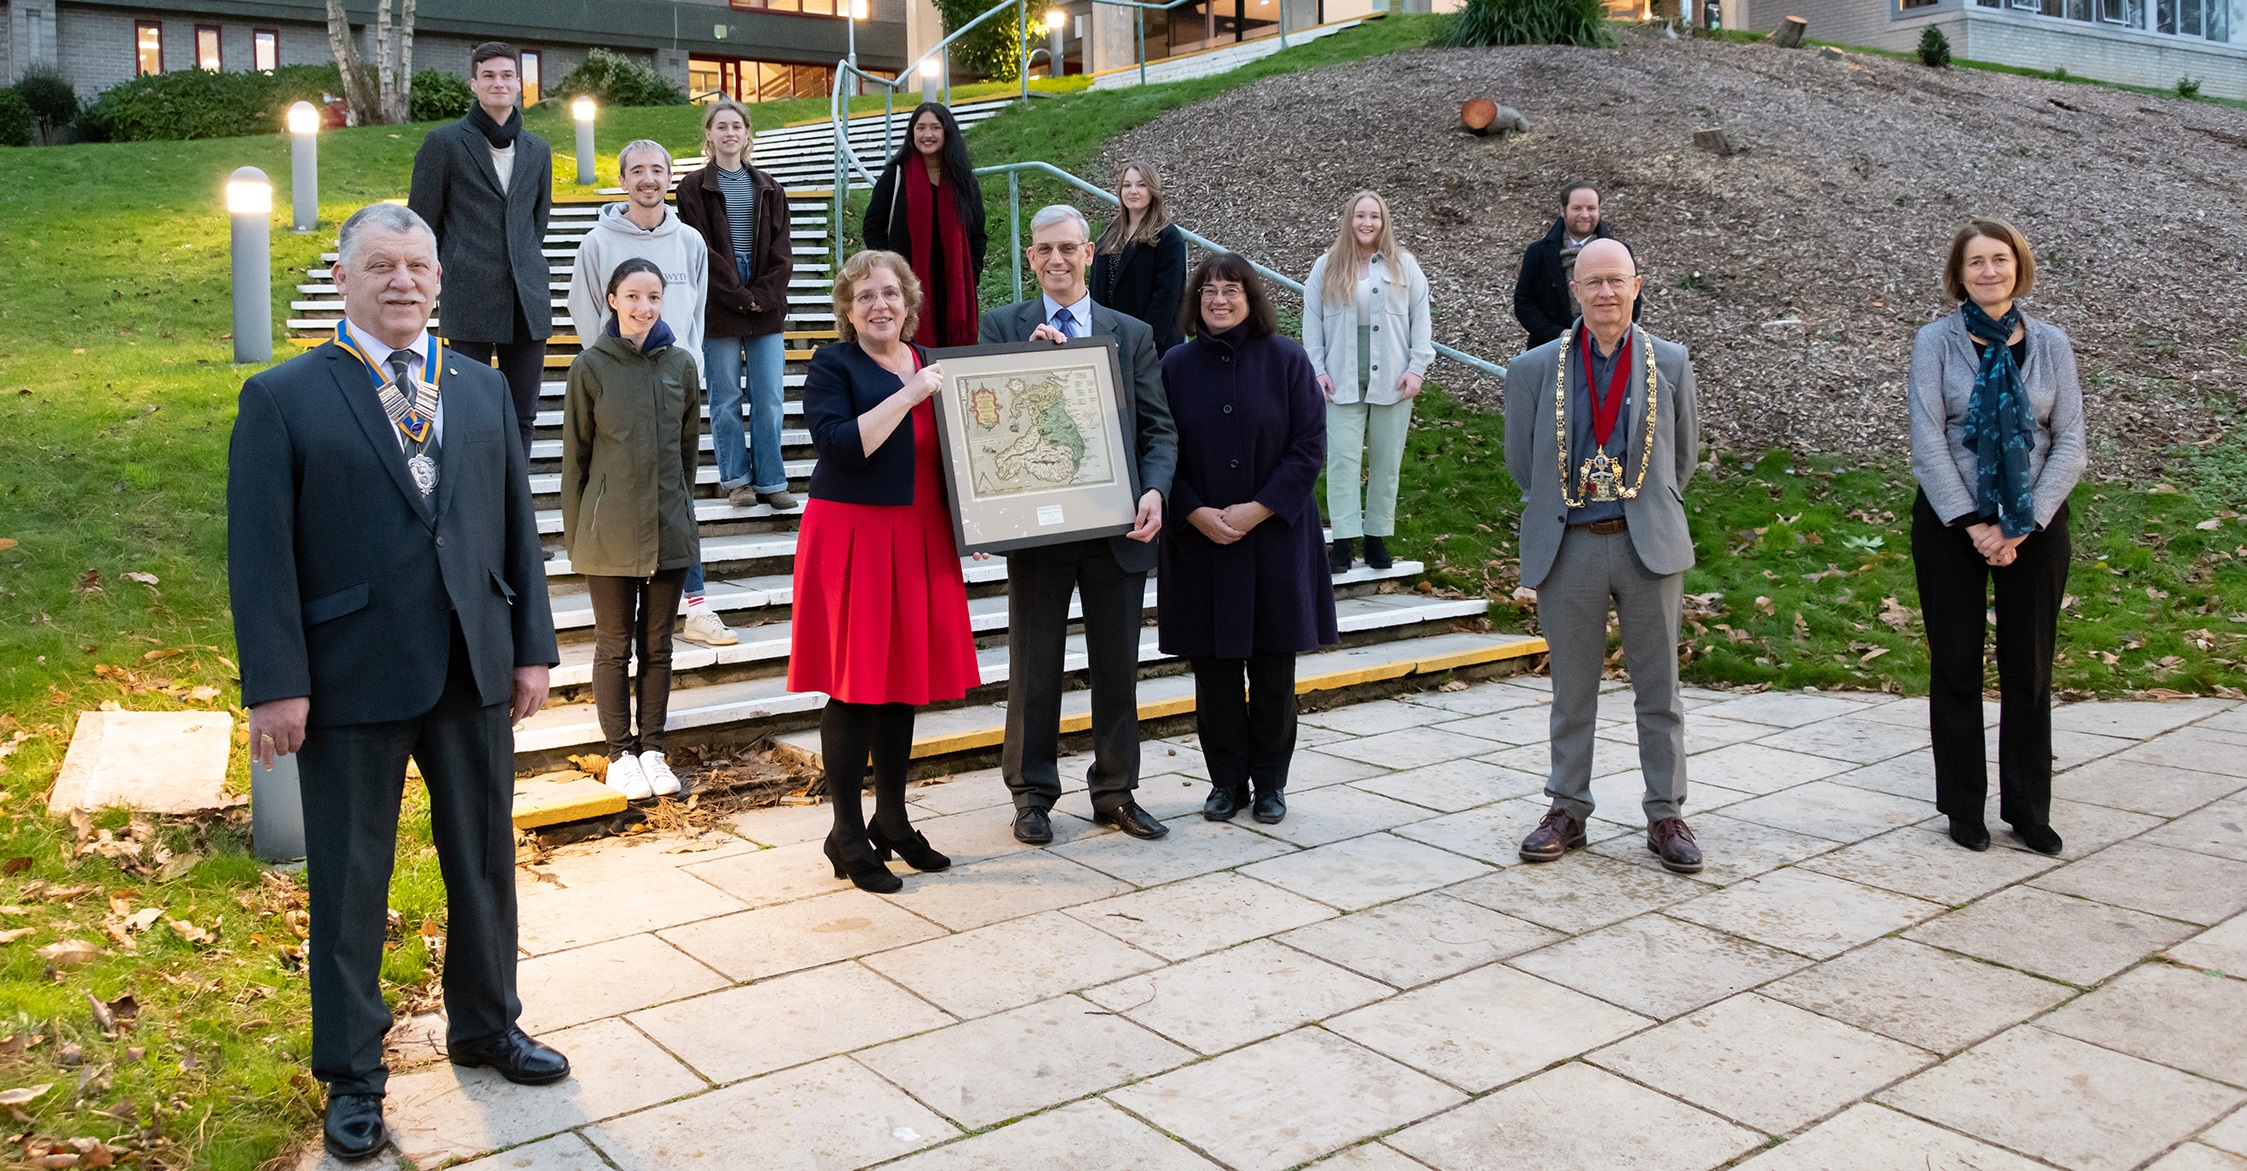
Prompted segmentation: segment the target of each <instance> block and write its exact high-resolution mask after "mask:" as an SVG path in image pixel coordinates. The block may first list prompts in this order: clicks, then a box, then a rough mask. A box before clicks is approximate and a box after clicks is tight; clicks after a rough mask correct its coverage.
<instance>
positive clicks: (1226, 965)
mask: <svg viewBox="0 0 2247 1171" xmlns="http://www.w3.org/2000/svg"><path fill="white" fill-rule="evenodd" d="M1391 991H1392V990H1391V989H1390V988H1389V987H1388V986H1387V985H1384V984H1381V983H1379V982H1377V981H1374V980H1369V979H1367V978H1365V977H1363V976H1360V975H1358V974H1357V973H1355V972H1351V971H1349V970H1348V969H1345V968H1341V967H1337V966H1335V965H1333V964H1330V963H1327V962H1326V961H1325V960H1322V959H1320V958H1318V957H1317V956H1314V955H1310V954H1309V953H1307V952H1301V951H1297V950H1295V949H1294V948H1290V947H1283V946H1281V945H1280V944H1277V943H1274V942H1272V941H1271V940H1268V939H1259V940H1256V941H1253V942H1250V943H1244V944H1242V945H1240V946H1239V947H1236V948H1231V949H1229V950H1226V951H1221V952H1215V953H1212V954H1210V955H1205V956H1202V957H1200V958H1198V959H1193V960H1188V961H1186V962H1185V963H1182V964H1172V965H1171V966H1169V967H1167V968H1161V969H1158V970H1156V971H1153V972H1149V973H1147V974H1145V975H1141V976H1133V977H1130V978H1128V979H1124V980H1118V981H1116V982H1115V983H1113V984H1104V985H1102V986H1100V987H1097V988H1090V989H1087V990H1086V991H1085V993H1084V995H1085V999H1087V1000H1090V1001H1092V1002H1093V1003H1095V1004H1098V1005H1100V1006H1101V1007H1102V1008H1105V1009H1108V1010H1109V1011H1111V1012H1115V1013H1118V1014H1120V1015H1122V1016H1126V1017H1129V1018H1131V1019H1132V1020H1134V1021H1137V1022H1138V1023H1140V1024H1142V1025H1145V1026H1147V1027H1148V1028H1150V1029H1153V1030H1155V1031H1156V1032H1158V1033H1161V1034H1162V1035H1163V1036H1165V1037H1169V1038H1171V1039H1173V1040H1176V1041H1179V1042H1182V1043H1184V1044H1186V1045H1191V1046H1193V1047H1194V1048H1195V1049H1198V1050H1200V1051H1201V1052H1203V1053H1222V1052H1224V1051H1225V1050H1227V1049H1232V1048H1236V1047H1238V1046H1241V1045H1246V1044H1248V1043H1249V1042H1251V1041H1256V1040H1260V1039H1262V1038H1265V1037H1273V1036H1277V1035H1279V1034H1281V1033H1285V1032H1288V1031H1290V1030H1292V1029H1295V1028H1298V1027H1300V1026H1302V1025H1306V1024H1309V1023H1310V1022H1312V1021H1317V1020H1324V1019H1325V1018H1327V1017H1330V1016H1334V1015H1335V1014H1337V1013H1342V1012H1347V1011H1349V1010H1350V1009H1353V1008H1356V1007H1358V1006H1359V1005H1363V1004H1370V1003H1372V1002H1373V1001H1376V1000H1379V999H1381V998H1382V997H1385V996H1388V995H1389V994H1390V993H1391Z"/></svg>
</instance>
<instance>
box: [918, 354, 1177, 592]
mask: <svg viewBox="0 0 2247 1171" xmlns="http://www.w3.org/2000/svg"><path fill="white" fill-rule="evenodd" d="M929 357H930V359H931V360H932V361H934V362H937V363H940V364H942V365H943V367H944V386H943V388H942V389H940V390H939V391H937V394H936V400H935V401H936V434H937V440H938V443H939V445H940V446H941V447H942V449H943V452H944V482H945V486H946V487H947V488H949V489H950V490H951V495H952V531H953V536H954V537H955V538H957V540H958V541H959V546H960V552H962V553H1003V552H1006V551H1007V550H1009V549H1024V548H1029V547H1031V546H1035V545H1050V544H1055V543H1058V542H1061V541H1081V540H1084V539H1086V538H1089V537H1105V536H1113V535H1115V534H1118V533H1127V532H1130V531H1131V527H1132V517H1133V514H1134V513H1135V512H1136V511H1137V505H1138V500H1139V462H1138V460H1137V459H1136V458H1135V457H1134V453H1135V452H1136V451H1137V443H1136V436H1135V435H1134V433H1133V427H1134V421H1135V417H1136V416H1135V412H1134V411H1133V409H1132V406H1131V404H1130V403H1129V401H1128V400H1127V398H1126V395H1127V394H1128V393H1129V391H1128V388H1126V387H1125V386H1124V385H1123V378H1122V375H1121V371H1120V367H1119V366H1118V364H1117V361H1116V343H1115V340H1114V339H1113V338H1105V337H1097V338H1079V339H1077V340H1075V341H1072V342H1068V343H1065V344H1060V345H1056V344H1054V343H1052V342H1043V341H1040V342H1023V343H1019V344H1013V345H998V346H961V347H957V348H954V349H945V350H935V351H931V352H930V354H929Z"/></svg>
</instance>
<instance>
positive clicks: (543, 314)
mask: <svg viewBox="0 0 2247 1171" xmlns="http://www.w3.org/2000/svg"><path fill="white" fill-rule="evenodd" d="M521 61H522V57H521V54H519V53H517V52H516V51H515V47H514V46H512V45H508V44H504V43H502V42H499V41H486V42H484V43H483V44H481V45H478V46H476V48H475V51H474V52H472V53H470V54H469V71H470V73H471V77H470V79H469V88H470V89H473V90H474V91H475V93H476V105H475V108H473V109H471V110H469V111H468V116H467V117H465V118H462V119H461V120H460V121H458V122H455V123H453V124H452V125H450V126H440V127H438V128H437V129H435V130H432V131H430V132H429V136H428V137H427V138H424V139H422V140H421V149H420V150H418V151H416V152H415V153H414V174H413V186H412V187H411V189H410V190H409V193H408V194H407V196H406V206H408V207H410V208H412V209H413V210H414V212H415V214H417V215H419V216H420V217H421V218H422V220H423V221H424V222H426V223H427V224H428V225H429V229H430V231H432V232H435V233H436V234H437V256H438V258H439V259H440V260H441V261H442V262H443V263H444V266H445V268H447V269H448V270H450V271H451V272H452V274H453V279H452V293H453V300H452V304H450V305H447V306H445V307H444V311H443V313H442V315H441V316H442V320H443V322H444V325H443V328H444V333H445V340H446V341H447V342H448V343H450V345H451V346H452V349H453V351H454V352H455V353H458V354H459V355H460V356H461V357H463V358H467V359H469V360H470V361H474V362H482V363H484V364H486V365H496V366H498V367H499V372H500V373H501V374H503V375H506V377H507V390H508V394H509V396H510V397H511V398H512V399H513V400H514V403H515V428H516V432H517V435H518V437H519V438H520V440H521V442H522V446H523V455H524V456H525V458H528V457H529V455H530V450H531V425H532V423H533V422H535V421H536V419H537V417H538V392H539V387H540V385H541V384H543V383H544V382H545V380H546V339H547V338H548V337H550V336H552V335H553V333H554V295H553V292H552V290H551V289H550V288H549V282H550V281H551V280H552V279H553V277H552V274H551V272H550V271H549V270H548V268H547V266H546V219H547V213H548V212H550V211H551V210H552V209H553V206H554V153H553V151H552V150H550V149H549V148H548V147H547V145H546V140H545V139H543V138H540V137H539V136H538V135H536V134H532V133H530V132H529V131H527V130H524V129H523V112H522V111H521V110H519V109H517V108H516V107H515V101H516V99H517V98H519V97H521V96H522V93H523V83H522V78H521V76H520V67H521Z"/></svg>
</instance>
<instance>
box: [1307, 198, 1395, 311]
mask: <svg viewBox="0 0 2247 1171" xmlns="http://www.w3.org/2000/svg"><path fill="white" fill-rule="evenodd" d="M1368 199H1370V200H1372V201H1373V204H1374V206H1375V207H1378V208H1380V209H1381V234H1380V235H1378V236H1376V237H1374V238H1373V251H1374V254H1375V255H1378V256H1379V257H1380V258H1381V263H1382V264H1384V265H1387V266H1388V269H1389V277H1390V279H1391V280H1392V281H1395V280H1396V279H1397V278H1398V277H1400V276H1401V275H1402V274H1403V272H1404V261H1403V260H1402V259H1401V257H1400V254H1399V252H1398V249H1397V223H1396V217H1395V216H1392V215H1390V214H1389V201H1388V200H1386V199H1383V198H1381V195H1380V193H1379V192H1376V191H1360V192H1358V193H1357V194H1356V195H1353V196H1351V197H1350V200H1349V202H1348V203H1345V204H1343V205H1342V224H1341V226H1340V227H1338V228H1336V229H1335V231H1334V243H1333V245H1332V246H1330V247H1328V248H1327V250H1326V277H1325V279H1323V280H1321V281H1320V282H1319V297H1320V299H1322V300H1324V301H1325V302H1326V303H1327V304H1329V305H1346V304H1349V303H1351V301H1352V300H1354V299H1355V292H1356V289H1357V283H1358V261H1360V260H1363V259H1366V258H1365V257H1362V256H1360V255H1358V234H1357V232H1356V230H1355V229H1353V228H1351V227H1350V219H1351V217H1352V216H1355V215H1356V214H1357V211H1358V204H1360V203H1363V202H1365V201H1366V200H1368ZM1400 287H1401V286H1400Z"/></svg>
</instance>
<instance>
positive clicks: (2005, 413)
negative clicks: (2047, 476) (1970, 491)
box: [1960, 301, 2036, 539]
mask: <svg viewBox="0 0 2247 1171" xmlns="http://www.w3.org/2000/svg"><path fill="white" fill-rule="evenodd" d="M1960 312H1961V313H1962V314H1963V315H1964V316H1965V318H1966V332H1967V333H1968V334H1969V335H1971V336H1972V337H1974V338H1975V339H1976V340H1978V341H1980V342H1982V343H1984V348H1983V350H1982V369H1981V372H1980V373H1978V374H1976V375H1975V376H1974V397H1973V398H1971V399H1969V400H1968V401H1967V404H1966V426H1965V437H1966V447H1967V450H1969V451H1972V452H1973V453H1974V503H1975V506H1976V508H1977V509H1978V510H1979V511H1980V512H1981V514H1982V515H1983V516H1988V515H1990V514H1992V513H1995V514H1996V515H1997V525H1998V528H1999V529H2000V530H2001V531H2003V532H2004V534H2005V535H2006V537H2007V538H2008V539H2010V538H2013V537H2018V536H2022V535H2023V534H2026V533H2032V532H2035V531H2036V503H2035V497H2034V495H2033V494H2032V493H2031V492H2030V491H2029V452H2030V450H2031V449H2032V448H2034V446H2035V444H2036V423H2035V420H2034V419H2032V418H2031V417H2030V416H2029V400H2028V395H2027V393H2026V392H2024V391H2023V390H2022V389H2021V368H2020V366H2018V365H2016V364H2015V363H2014V361H2013V350H2012V348H2011V347H2010V346H2008V345H2007V344H2006V343H2007V342H2008V341H2009V340H2010V339H2011V338H2012V336H2013V331H2014V330H2016V329H2019V328H2021V310H2020V308H2019V307H2018V306H2015V307H2014V308H2012V309H2009V310H2006V313H2005V316H2004V317H2002V318H1993V317H1991V316H1990V315H1989V314H1988V313H1985V312H1983V311H1982V307H1981V306H1979V305H1976V304H1975V303H1973V302H1972V301H1968V302H1966V304H1965V305H1964V306H1963V307H1962V308H1961V309H1960Z"/></svg>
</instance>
